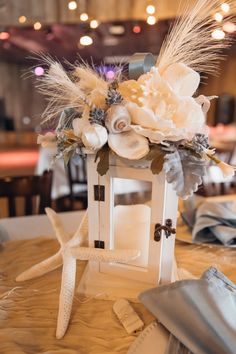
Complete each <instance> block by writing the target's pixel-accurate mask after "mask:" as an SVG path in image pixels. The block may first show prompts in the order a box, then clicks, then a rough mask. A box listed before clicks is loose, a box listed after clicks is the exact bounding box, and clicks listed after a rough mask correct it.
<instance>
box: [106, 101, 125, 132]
mask: <svg viewBox="0 0 236 354" xmlns="http://www.w3.org/2000/svg"><path fill="white" fill-rule="evenodd" d="M130 123H131V117H130V114H129V112H128V110H127V109H126V108H125V107H124V106H121V105H114V106H112V107H111V108H109V109H108V110H107V115H106V120H105V125H106V127H107V129H108V131H109V133H115V134H116V133H121V132H122V131H127V130H130V128H129V125H130Z"/></svg>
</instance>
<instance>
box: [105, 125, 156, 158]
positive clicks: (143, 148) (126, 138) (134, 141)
mask: <svg viewBox="0 0 236 354" xmlns="http://www.w3.org/2000/svg"><path fill="white" fill-rule="evenodd" d="M108 145H109V146H110V148H111V149H112V150H113V151H114V152H115V153H116V154H117V155H118V156H120V157H123V158H125V159H129V160H139V159H141V158H143V157H144V156H146V155H147V153H148V152H149V144H148V140H147V139H146V138H145V137H144V136H142V135H138V134H136V133H135V132H134V131H132V130H130V131H128V132H123V133H121V134H109V136H108Z"/></svg>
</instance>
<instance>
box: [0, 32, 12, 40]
mask: <svg viewBox="0 0 236 354" xmlns="http://www.w3.org/2000/svg"><path fill="white" fill-rule="evenodd" d="M9 38H10V33H8V32H5V31H3V32H0V40H2V41H6V40H7V39H9Z"/></svg>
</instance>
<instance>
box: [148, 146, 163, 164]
mask: <svg viewBox="0 0 236 354" xmlns="http://www.w3.org/2000/svg"><path fill="white" fill-rule="evenodd" d="M160 153H163V152H162V151H161V148H160V147H159V146H157V145H154V146H151V147H150V150H149V153H148V154H147V155H146V156H145V159H146V160H153V159H154V158H155V157H156V156H157V155H159V154H160Z"/></svg>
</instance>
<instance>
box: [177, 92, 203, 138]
mask: <svg viewBox="0 0 236 354" xmlns="http://www.w3.org/2000/svg"><path fill="white" fill-rule="evenodd" d="M173 121H174V123H175V126H176V127H177V128H184V129H186V130H187V131H188V138H191V137H192V136H193V135H195V134H196V133H203V131H205V130H204V127H205V116H204V113H203V112H202V109H201V106H200V105H199V104H198V103H196V102H195V100H194V99H193V98H192V97H184V98H182V99H181V100H180V101H179V105H178V107H177V109H176V112H175V115H174V119H173Z"/></svg>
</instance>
